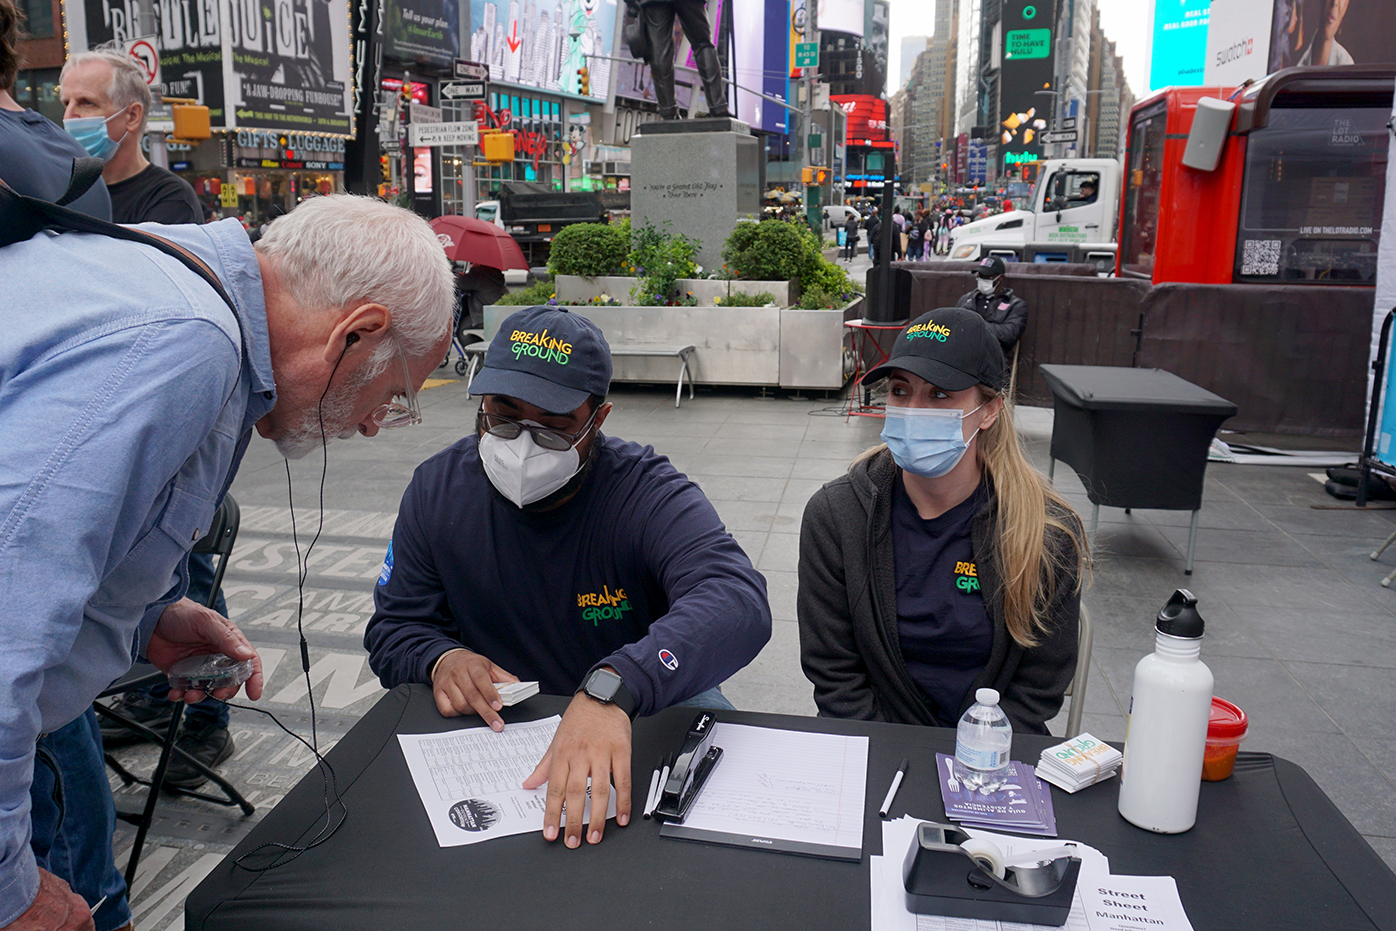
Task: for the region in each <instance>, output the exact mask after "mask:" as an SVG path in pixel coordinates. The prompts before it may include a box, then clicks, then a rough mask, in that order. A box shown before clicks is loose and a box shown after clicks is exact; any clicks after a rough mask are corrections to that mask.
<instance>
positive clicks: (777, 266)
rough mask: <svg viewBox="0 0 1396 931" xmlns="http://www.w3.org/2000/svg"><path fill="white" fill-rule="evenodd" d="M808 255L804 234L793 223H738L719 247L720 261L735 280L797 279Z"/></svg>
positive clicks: (808, 244) (808, 245)
mask: <svg viewBox="0 0 1396 931" xmlns="http://www.w3.org/2000/svg"><path fill="white" fill-rule="evenodd" d="M810 238H811V239H812V238H813V237H810ZM809 251H810V242H809V240H808V239H807V238H806V234H805V233H802V232H801V230H800V228H799V227H798V226H796V225H795V224H794V223H783V222H779V221H776V222H770V223H739V224H737V227H736V229H734V230H733V231H732V234H731V235H730V236H728V237H727V242H726V243H725V244H724V245H723V248H722V259H723V261H724V262H726V263H727V267H728V269H730V270H731V271H732V273H733V274H734V275H735V276H736V277H738V278H745V279H747V280H749V281H789V280H790V279H792V278H799V277H800V272H801V271H802V270H803V269H804V267H805V265H806V263H807V262H808V260H809V259H808V253H809ZM815 251H816V252H817V251H818V249H817V247H816V249H815Z"/></svg>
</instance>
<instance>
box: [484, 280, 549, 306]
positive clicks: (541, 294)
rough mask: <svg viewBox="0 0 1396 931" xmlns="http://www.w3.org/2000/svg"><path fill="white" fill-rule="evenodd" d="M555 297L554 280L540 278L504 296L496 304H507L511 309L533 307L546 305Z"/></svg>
mask: <svg viewBox="0 0 1396 931" xmlns="http://www.w3.org/2000/svg"><path fill="white" fill-rule="evenodd" d="M552 296H553V280H552V279H551V278H539V279H538V280H537V281H535V282H534V283H533V284H531V285H529V286H528V287H526V288H521V289H520V290H518V291H513V292H511V293H509V294H506V295H504V296H503V297H501V298H500V299H499V300H498V301H496V302H495V303H496V304H507V305H508V306H510V307H533V306H535V305H537V304H546V303H548V301H550V300H551V299H552Z"/></svg>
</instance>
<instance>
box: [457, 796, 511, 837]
mask: <svg viewBox="0 0 1396 931" xmlns="http://www.w3.org/2000/svg"><path fill="white" fill-rule="evenodd" d="M448 814H449V816H450V818H451V823H452V824H454V825H455V826H456V827H458V828H460V829H461V830H462V831H488V830H489V829H490V828H492V827H494V826H495V825H496V824H498V823H499V819H500V816H501V815H502V814H503V812H501V811H500V810H499V808H498V807H497V806H495V805H493V804H491V803H490V802H487V801H485V800H484V799H480V798H468V799H466V800H465V801H463V802H456V803H455V804H454V805H452V806H451V810H450V812H449V813H448Z"/></svg>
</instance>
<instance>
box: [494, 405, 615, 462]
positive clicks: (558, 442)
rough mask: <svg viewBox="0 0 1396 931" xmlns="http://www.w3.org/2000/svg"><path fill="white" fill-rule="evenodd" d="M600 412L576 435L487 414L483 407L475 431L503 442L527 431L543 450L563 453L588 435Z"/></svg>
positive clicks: (592, 415)
mask: <svg viewBox="0 0 1396 931" xmlns="http://www.w3.org/2000/svg"><path fill="white" fill-rule="evenodd" d="M599 410H601V408H600V407H597V408H596V410H594V411H592V412H591V416H590V417H588V418H587V422H586V423H585V424H583V425H582V429H580V430H578V431H577V432H576V433H564V432H562V431H561V430H552V429H549V428H548V427H542V426H539V425H537V424H531V423H524V422H523V421H521V420H515V419H513V418H512V417H505V416H504V415H503V414H490V413H486V411H485V409H484V408H483V407H481V408H480V411H479V413H477V414H476V415H475V429H476V430H481V429H483V430H484V431H485V432H486V433H488V434H489V435H490V436H497V437H499V438H500V439H501V440H512V439H515V438H517V437H518V435H519V434H520V433H522V432H523V431H525V430H527V431H528V432H529V433H530V434H532V435H533V442H535V443H537V444H538V445H539V446H541V447H542V448H543V449H551V450H553V451H554V452H563V451H564V450H568V449H571V448H572V447H573V446H576V445H577V443H579V442H580V441H581V439H582V437H584V436H586V435H587V431H589V430H590V429H591V425H592V422H593V421H595V420H596V413H597V411H599Z"/></svg>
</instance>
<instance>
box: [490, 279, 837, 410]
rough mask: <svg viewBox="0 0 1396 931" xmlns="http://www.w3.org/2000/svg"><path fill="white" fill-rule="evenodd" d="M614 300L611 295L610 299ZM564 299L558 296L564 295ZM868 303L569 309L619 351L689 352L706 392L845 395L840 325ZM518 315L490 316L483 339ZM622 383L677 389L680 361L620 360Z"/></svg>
mask: <svg viewBox="0 0 1396 931" xmlns="http://www.w3.org/2000/svg"><path fill="white" fill-rule="evenodd" d="M607 293H610V292H607ZM559 297H561V293H559ZM862 302H863V299H862V298H861V297H859V298H856V299H855V300H853V301H852V302H851V303H850V304H849V305H848V306H847V307H843V308H840V309H836V310H798V309H795V308H779V307H600V306H580V307H571V308H568V309H569V310H571V311H572V312H573V313H578V314H581V315H582V316H584V317H586V318H587V319H589V320H592V321H593V322H595V323H596V325H597V326H599V327H601V330H602V332H604V333H605V334H606V339H607V340H608V341H609V342H610V343H611V345H612V346H615V347H622V346H627V347H634V346H652V347H666V348H667V347H679V346H687V345H692V346H694V347H695V352H694V353H693V356H692V358H691V360H690V363H689V370H690V372H691V373H692V378H693V381H694V382H696V383H699V384H707V385H771V386H779V387H782V388H840V387H842V386H843V384H844V381H845V380H846V378H847V373H846V370H845V366H844V356H845V353H844V346H845V344H846V342H847V339H846V336H845V331H844V326H843V322H844V321H845V320H848V319H850V318H853V317H857V316H859V315H860V314H861V308H862ZM518 309H519V308H518V307H513V306H501V305H491V306H489V307H486V308H485V333H484V335H485V339H486V340H490V339H493V338H494V334H495V333H496V332H497V331H498V330H499V325H500V323H501V322H502V321H503V320H504V318H506V317H508V316H509V315H510V314H511V313H514V312H515V311H517V310H518ZM614 365H615V371H614V373H613V375H612V379H613V380H614V381H617V382H626V381H631V382H647V383H654V384H665V383H672V382H673V381H674V379H675V378H676V377H677V375H678V366H679V363H678V361H677V360H675V359H667V358H645V357H639V358H636V357H624V356H622V357H617V358H616V359H615V360H614Z"/></svg>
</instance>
